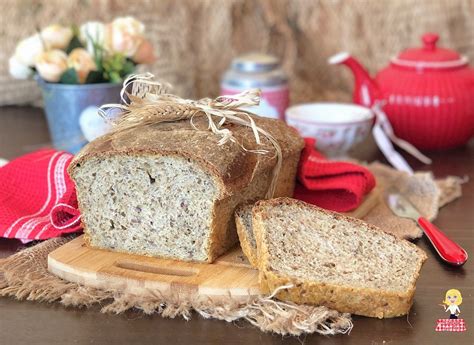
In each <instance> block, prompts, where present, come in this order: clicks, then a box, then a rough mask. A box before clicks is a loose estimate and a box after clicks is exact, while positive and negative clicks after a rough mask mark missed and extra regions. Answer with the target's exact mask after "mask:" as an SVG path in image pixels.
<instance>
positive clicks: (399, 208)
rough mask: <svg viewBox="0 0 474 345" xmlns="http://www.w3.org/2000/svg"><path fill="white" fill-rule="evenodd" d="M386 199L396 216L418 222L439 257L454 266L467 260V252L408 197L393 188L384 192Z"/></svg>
mask: <svg viewBox="0 0 474 345" xmlns="http://www.w3.org/2000/svg"><path fill="white" fill-rule="evenodd" d="M386 200H387V205H388V206H389V207H390V209H391V210H392V212H393V213H395V214H396V215H397V216H399V217H403V218H410V219H413V220H414V221H416V222H417V223H418V225H419V226H420V228H421V229H423V232H424V233H425V235H426V237H428V239H429V240H430V242H431V244H432V245H433V247H434V248H435V249H436V251H437V252H438V254H439V256H440V257H441V259H443V260H444V261H446V262H447V263H449V264H451V265H455V266H461V265H463V264H464V263H465V262H466V261H467V258H468V255H467V252H466V251H465V250H464V249H463V248H462V247H461V246H460V245H459V244H457V243H456V242H454V241H452V240H451V239H449V238H448V237H447V236H446V235H445V234H444V233H443V232H442V231H441V230H440V229H438V228H437V227H436V226H435V225H434V224H432V223H431V222H430V221H429V220H428V219H426V218H424V217H422V216H421V215H420V213H419V212H418V210H417V209H416V208H415V206H413V204H412V203H411V202H410V201H408V199H406V198H405V197H404V196H402V195H401V194H400V193H398V192H396V191H394V190H389V191H388V192H387V193H386Z"/></svg>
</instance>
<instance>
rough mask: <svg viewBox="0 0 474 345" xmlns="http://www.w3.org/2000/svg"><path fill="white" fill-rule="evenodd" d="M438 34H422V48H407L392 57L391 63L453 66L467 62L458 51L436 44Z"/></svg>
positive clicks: (440, 66) (410, 65) (421, 66)
mask: <svg viewBox="0 0 474 345" xmlns="http://www.w3.org/2000/svg"><path fill="white" fill-rule="evenodd" d="M438 39H439V35H438V34H434V33H426V34H424V35H423V36H422V38H421V40H422V42H423V47H422V48H409V49H406V50H405V51H403V52H402V53H400V55H398V57H395V58H393V59H392V63H393V64H395V65H399V66H403V67H415V68H417V69H420V68H453V67H461V66H464V65H466V64H467V58H466V57H465V56H461V55H460V54H459V53H458V52H456V51H454V50H451V49H446V48H439V47H437V46H436V43H437V42H438Z"/></svg>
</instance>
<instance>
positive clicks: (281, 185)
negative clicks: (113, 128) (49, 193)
mask: <svg viewBox="0 0 474 345" xmlns="http://www.w3.org/2000/svg"><path fill="white" fill-rule="evenodd" d="M254 120H255V122H256V124H257V125H258V126H259V127H260V128H262V129H263V130H265V131H267V132H269V133H270V134H271V135H272V136H273V137H274V138H275V139H276V140H277V141H278V143H279V144H280V147H281V150H282V155H283V159H282V163H283V165H282V169H281V170H280V174H279V177H278V180H277V185H276V191H275V195H277V196H291V195H292V193H293V189H294V181H295V174H296V169H297V165H298V161H299V156H300V151H301V149H302V148H303V144H304V143H303V140H302V139H301V137H300V136H299V135H298V134H297V133H296V131H294V130H293V129H291V128H290V127H288V126H287V125H286V124H284V123H283V122H282V121H277V120H271V119H266V118H260V117H254ZM193 125H194V127H193V126H191V124H190V122H189V120H182V121H178V122H173V123H161V124H148V125H140V126H134V127H132V128H129V129H127V130H125V131H119V132H115V133H113V135H112V134H107V135H105V136H103V137H100V138H98V139H96V140H95V141H93V142H91V143H89V144H88V145H87V146H86V147H85V148H84V149H83V150H82V151H81V152H80V153H79V154H78V156H76V158H75V159H74V161H73V162H72V163H71V165H70V167H69V170H68V171H69V174H70V176H71V177H72V179H73V180H74V182H75V184H76V187H77V196H78V202H79V208H80V211H81V213H82V224H83V226H84V232H85V240H86V243H87V244H88V245H89V246H92V247H97V248H104V249H110V250H115V251H121V252H128V253H135V254H142V255H149V256H158V257H167V258H173V259H179V260H187V261H201V262H212V261H213V260H214V259H215V258H217V257H218V256H219V255H220V254H222V253H224V252H225V251H226V250H227V249H229V248H230V247H231V246H233V245H234V244H235V243H236V242H237V233H236V229H235V222H234V211H235V208H236V206H237V205H238V204H241V203H243V202H246V201H249V200H258V199H262V198H263V197H264V196H265V194H266V192H267V190H268V187H269V184H270V181H271V179H272V172H273V169H274V166H275V163H276V157H275V155H274V147H273V146H272V144H271V142H270V141H269V140H268V139H267V138H266V137H264V136H261V140H262V143H261V145H257V144H256V143H255V138H254V136H253V133H252V130H251V129H250V128H248V127H245V126H240V125H235V124H225V125H224V128H227V129H229V130H230V131H232V134H233V136H234V138H236V139H237V142H238V143H234V142H230V141H229V142H227V143H225V144H224V145H219V143H218V142H219V140H220V137H219V136H216V135H215V134H214V133H212V132H210V131H208V130H207V126H208V120H207V119H206V118H204V117H203V116H195V117H194V118H193ZM196 128H201V129H202V130H197V129H196ZM241 145H243V146H244V147H245V148H246V149H249V150H250V149H266V150H268V151H269V153H268V154H257V153H254V152H248V151H245V150H244V149H243V148H242V147H241Z"/></svg>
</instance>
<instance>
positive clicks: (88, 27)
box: [79, 22, 105, 55]
mask: <svg viewBox="0 0 474 345" xmlns="http://www.w3.org/2000/svg"><path fill="white" fill-rule="evenodd" d="M79 39H80V40H81V42H82V44H84V46H85V47H86V49H87V51H88V52H89V54H91V55H94V53H95V52H94V44H96V45H99V46H100V47H103V46H104V45H105V24H104V23H101V22H87V23H84V24H82V25H81V27H80V29H79Z"/></svg>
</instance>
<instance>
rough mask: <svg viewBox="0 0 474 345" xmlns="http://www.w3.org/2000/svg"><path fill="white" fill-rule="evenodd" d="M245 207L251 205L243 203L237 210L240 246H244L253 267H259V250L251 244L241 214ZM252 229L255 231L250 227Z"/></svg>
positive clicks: (236, 221) (236, 218) (236, 219)
mask: <svg viewBox="0 0 474 345" xmlns="http://www.w3.org/2000/svg"><path fill="white" fill-rule="evenodd" d="M245 207H249V205H242V206H240V207H239V208H238V209H237V210H236V211H235V225H236V227H237V235H238V236H239V241H240V247H241V248H242V251H243V252H244V255H245V256H246V257H247V259H248V260H249V262H250V264H251V265H252V266H253V267H255V268H258V258H257V251H256V250H255V249H253V248H252V245H251V244H250V239H249V238H248V235H247V231H246V226H245V224H244V222H243V219H242V217H241V215H240V212H243V209H244V208H245ZM250 231H253V229H250Z"/></svg>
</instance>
